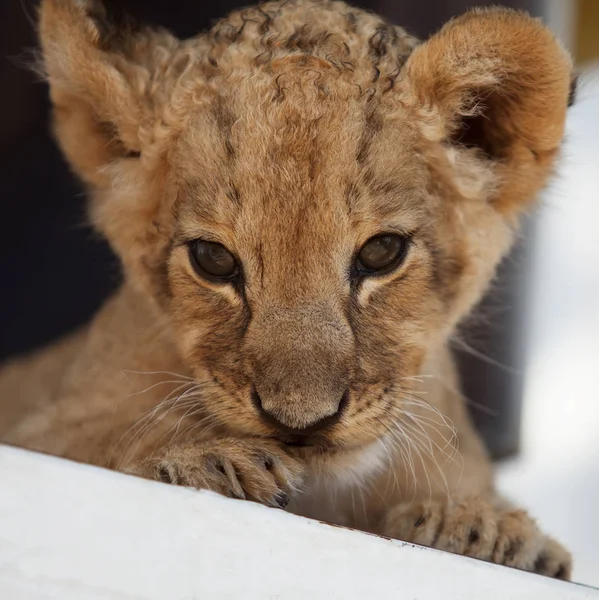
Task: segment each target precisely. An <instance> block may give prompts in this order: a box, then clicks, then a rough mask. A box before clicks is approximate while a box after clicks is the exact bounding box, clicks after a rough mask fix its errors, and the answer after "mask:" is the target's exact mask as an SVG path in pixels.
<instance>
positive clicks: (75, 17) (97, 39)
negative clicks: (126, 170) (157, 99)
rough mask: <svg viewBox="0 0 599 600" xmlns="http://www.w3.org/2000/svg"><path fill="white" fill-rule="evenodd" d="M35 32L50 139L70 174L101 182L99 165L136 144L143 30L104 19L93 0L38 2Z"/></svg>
mask: <svg viewBox="0 0 599 600" xmlns="http://www.w3.org/2000/svg"><path fill="white" fill-rule="evenodd" d="M39 32H40V40H41V46H42V53H43V64H42V69H43V72H44V74H45V76H46V77H47V79H48V82H49V84H50V95H51V99H52V103H53V105H54V126H55V131H56V134H57V137H58V139H59V141H60V143H61V145H62V148H63V150H64V152H65V154H66V156H67V158H68V159H69V161H70V163H71V166H72V167H73V168H74V170H75V171H76V172H77V174H78V175H79V176H80V177H81V178H82V179H83V180H84V181H85V182H86V183H88V184H89V185H91V186H93V187H103V185H105V184H106V183H107V177H106V175H105V174H104V172H103V169H102V167H104V166H105V165H107V164H109V163H110V162H112V161H114V160H115V159H118V158H124V157H136V156H139V153H140V152H141V150H142V143H141V141H140V135H139V129H140V124H141V122H142V118H143V116H144V115H143V110H144V107H143V96H142V94H143V87H144V81H143V75H144V73H143V71H144V69H143V67H142V66H141V65H140V64H139V61H138V60H136V59H135V58H134V56H135V55H136V54H139V52H137V53H136V52H135V50H136V48H135V44H136V43H137V44H138V45H139V44H140V43H141V42H142V41H143V40H142V39H141V38H142V36H139V35H138V36H137V37H136V36H135V35H133V34H131V35H129V34H128V33H126V32H125V33H124V32H121V31H119V30H118V29H117V28H116V27H114V26H113V25H111V24H110V23H109V22H108V20H107V18H106V12H105V10H104V7H103V6H102V4H101V3H100V2H96V1H95V0H42V3H41V8H40V20H39ZM123 33H124V34H123ZM146 70H147V69H146Z"/></svg>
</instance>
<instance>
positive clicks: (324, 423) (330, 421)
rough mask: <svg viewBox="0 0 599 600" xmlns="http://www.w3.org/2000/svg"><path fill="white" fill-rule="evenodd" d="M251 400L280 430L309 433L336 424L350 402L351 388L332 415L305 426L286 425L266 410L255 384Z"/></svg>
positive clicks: (259, 411) (261, 414)
mask: <svg viewBox="0 0 599 600" xmlns="http://www.w3.org/2000/svg"><path fill="white" fill-rule="evenodd" d="M251 400H252V404H253V405H254V407H255V408H256V410H257V411H258V413H259V414H260V416H261V417H262V418H263V419H264V420H265V421H266V422H267V423H269V424H270V425H272V426H274V427H276V428H277V429H278V430H279V431H281V432H283V433H289V434H299V435H309V434H311V433H314V432H316V431H320V430H322V429H324V428H325V427H329V426H331V425H334V424H335V423H337V422H338V421H339V419H340V418H341V415H342V413H343V411H344V410H345V408H346V406H347V404H348V402H349V389H347V390H346V391H345V392H344V393H343V395H342V396H341V398H340V400H339V402H338V404H337V410H336V412H335V413H333V414H332V415H327V416H326V417H323V418H321V419H318V420H317V421H315V422H312V423H309V424H308V425H306V426H305V427H291V426H289V425H286V424H285V423H283V422H281V421H280V420H279V418H277V417H276V416H275V415H273V414H272V413H271V412H270V411H268V410H266V409H265V408H264V405H263V403H262V398H261V397H260V394H259V393H258V390H257V389H256V387H255V386H253V387H252V391H251Z"/></svg>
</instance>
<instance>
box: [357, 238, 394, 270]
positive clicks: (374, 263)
mask: <svg viewBox="0 0 599 600" xmlns="http://www.w3.org/2000/svg"><path fill="white" fill-rule="evenodd" d="M402 245H403V240H402V239H401V238H400V237H399V236H395V235H381V236H380V237H377V238H374V239H372V240H370V241H369V242H367V243H366V245H365V246H364V247H363V248H362V251H361V252H360V256H359V259H360V263H361V264H362V266H363V267H364V268H366V269H369V270H371V271H380V270H381V269H386V268H387V267H389V266H390V265H392V264H393V263H394V262H395V260H396V259H397V258H398V256H399V255H400V253H401V249H402Z"/></svg>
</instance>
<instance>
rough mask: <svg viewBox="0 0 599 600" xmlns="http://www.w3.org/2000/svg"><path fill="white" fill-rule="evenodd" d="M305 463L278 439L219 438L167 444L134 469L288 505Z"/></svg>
mask: <svg viewBox="0 0 599 600" xmlns="http://www.w3.org/2000/svg"><path fill="white" fill-rule="evenodd" d="M301 471H302V469H301V466H300V464H299V463H298V461H296V460H295V459H293V458H291V457H290V456H288V455H287V454H285V452H284V451H283V450H281V449H280V448H279V447H278V446H277V445H276V444H273V443H269V442H258V441H256V442H254V441H252V440H220V441H218V442H213V443H211V444H206V445H200V446H195V447H194V446H185V447H181V448H172V449H169V450H167V451H166V452H165V453H164V454H163V455H162V456H160V457H158V458H156V459H149V460H146V461H144V462H143V463H141V464H140V465H139V466H137V467H135V468H132V469H130V470H129V472H131V473H132V474H136V475H140V476H142V477H145V478H147V479H153V480H156V481H163V482H165V483H171V484H174V485H183V486H187V487H193V488H197V489H208V490H212V491H214V492H218V493H220V494H223V495H224V496H228V497H230V498H240V499H245V500H252V501H254V502H260V503H261V504H265V505H267V506H273V507H278V508H285V507H286V506H287V504H288V503H289V500H290V499H291V496H292V495H293V494H294V493H295V492H296V491H297V490H298V489H299V487H300V485H301V480H302V477H301Z"/></svg>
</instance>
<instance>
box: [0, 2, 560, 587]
mask: <svg viewBox="0 0 599 600" xmlns="http://www.w3.org/2000/svg"><path fill="white" fill-rule="evenodd" d="M40 35H41V43H42V50H43V68H44V72H45V75H46V76H47V79H48V81H49V84H50V93H51V98H52V102H53V105H54V127H55V132H56V136H57V138H58V140H59V142H60V144H61V146H62V148H63V150H64V152H65V155H66V157H67V159H68V161H69V163H70V165H71V167H72V168H73V170H74V171H75V173H77V174H78V175H79V176H80V177H81V178H82V180H83V181H84V182H85V183H86V185H87V187H88V189H89V194H90V198H91V203H90V215H91V219H92V221H93V223H94V225H95V226H96V228H97V229H98V230H99V231H100V232H102V233H103V234H104V235H105V236H106V237H107V238H108V240H109V241H110V243H111V244H112V247H113V248H114V250H115V251H116V252H117V253H118V255H119V256H120V257H121V259H122V263H123V269H124V273H125V283H124V285H123V286H122V288H121V289H120V291H119V292H118V293H117V294H116V295H115V296H114V297H113V298H112V299H111V300H110V301H109V302H107V303H106V305H105V306H104V308H103V309H102V310H101V311H100V312H99V314H98V315H97V316H96V317H95V318H94V320H93V321H92V322H91V323H90V324H89V325H88V326H87V327H86V328H84V329H83V330H81V331H78V332H76V333H74V334H73V335H71V336H70V337H69V338H67V339H65V340H63V341H61V342H59V343H58V344H57V345H55V346H53V347H52V348H50V349H48V350H45V351H42V352H40V353H37V354H34V355H33V356H30V357H27V358H24V359H21V360H17V361H14V362H12V363H11V364H8V365H6V366H5V367H4V368H3V370H2V372H1V373H0V397H1V398H2V402H1V404H0V419H1V421H0V423H1V428H0V434H1V438H2V440H3V441H5V442H7V443H12V444H18V445H21V446H24V447H28V448H33V449H36V450H41V451H45V452H50V453H54V454H57V455H60V456H64V457H68V458H71V459H74V460H79V461H85V462H89V463H93V464H97V465H105V466H108V467H111V468H114V469H119V470H123V471H125V472H129V473H134V474H138V475H141V476H143V477H148V478H151V479H156V480H158V481H164V482H167V483H173V484H177V485H186V486H193V487H196V488H207V489H210V490H215V491H217V492H220V493H222V494H225V495H228V496H232V497H235V498H244V499H248V500H254V501H257V502H262V503H264V504H267V505H269V506H279V507H287V508H288V510H291V511H293V512H296V513H298V514H303V515H308V516H313V517H316V518H321V519H325V520H328V521H331V522H335V523H339V524H343V525H347V526H351V527H357V528H360V529H364V530H366V531H371V532H375V533H379V534H383V535H388V536H392V537H397V538H400V539H403V540H408V541H412V542H416V543H419V544H425V545H429V546H433V547H435V548H440V549H443V550H448V551H451V552H457V553H460V554H464V555H468V556H473V557H476V558H481V559H484V560H489V561H493V562H496V563H500V564H504V565H509V566H513V567H517V568H520V569H526V570H531V571H536V572H537V573H542V574H546V575H549V576H552V577H558V578H563V579H567V578H569V576H570V572H571V561H570V557H569V555H568V553H567V552H566V551H565V550H564V549H563V548H562V547H561V546H560V545H559V544H558V543H557V542H555V541H553V540H552V539H551V538H549V537H546V536H545V535H544V534H543V533H542V532H541V531H540V530H539V529H538V528H537V526H536V525H535V523H534V521H533V520H532V519H531V518H530V517H529V516H528V515H527V514H526V513H525V512H523V511H521V510H517V509H515V508H513V507H512V506H510V505H509V504H508V503H507V502H505V501H504V500H502V499H501V498H500V497H498V495H497V494H496V493H495V490H494V487H493V479H492V473H491V468H490V464H489V460H488V458H487V456H486V454H485V451H484V449H483V446H482V444H481V442H480V440H479V438H478V437H477V434H476V433H475V432H474V430H473V427H472V424H471V423H470V421H469V419H468V416H467V414H466V410H465V407H464V402H463V400H462V398H461V397H460V394H459V393H458V392H457V391H456V390H457V383H456V379H455V375H454V371H453V365H452V361H451V358H450V356H449V352H448V349H447V340H448V337H449V336H450V335H451V333H452V331H453V330H454V328H455V327H456V324H457V323H458V322H459V321H460V320H461V319H462V318H463V317H464V316H465V315H466V314H467V313H468V312H469V311H470V310H471V308H472V306H473V305H474V304H475V303H476V302H477V300H479V298H480V297H481V295H482V294H483V292H484V290H485V288H486V287H487V285H488V283H489V281H490V280H491V278H492V277H493V274H494V271H495V267H496V265H497V263H498V262H499V261H500V259H501V258H502V257H503V256H504V255H505V254H506V252H507V251H508V249H509V248H510V245H511V243H512V241H513V239H514V236H515V233H516V231H517V223H518V217H519V215H520V214H521V213H523V212H524V211H526V210H528V209H529V208H530V207H531V205H532V203H533V201H534V197H535V195H536V194H537V192H538V191H539V190H540V189H541V188H542V187H543V186H544V184H545V183H546V181H547V179H548V177H549V176H550V175H551V173H552V171H553V168H554V163H555V160H556V158H557V156H558V154H559V148H560V144H561V141H562V135H563V130H564V119H565V115H566V108H567V104H568V96H569V92H570V87H571V62H570V59H569V57H568V56H567V54H566V53H565V51H564V50H563V49H562V48H561V47H560V45H559V44H558V43H557V42H556V40H555V39H554V37H553V36H552V34H551V33H550V32H549V31H548V30H547V29H546V28H545V27H544V26H543V25H542V24H541V23H540V22H538V21H536V20H534V19H532V18H530V17H528V16H526V15H525V14H523V13H519V12H514V11H510V10H505V9H499V8H497V9H492V10H474V11H471V12H469V13H467V14H465V15H464V16H462V17H460V18H457V19H455V20H453V21H451V22H449V23H448V24H447V25H446V26H445V27H444V28H443V29H442V30H441V31H440V32H439V33H437V34H436V35H434V36H433V37H431V38H430V39H429V40H428V41H426V42H424V43H419V42H418V40H416V39H414V38H413V37H411V36H409V35H408V34H406V32H405V31H404V30H403V29H401V28H399V27H395V26H393V25H390V24H389V23H387V22H385V21H384V20H382V19H381V18H379V17H377V16H375V15H372V14H369V13H366V12H364V11H362V10H358V9H355V8H351V7H349V6H347V5H346V4H344V3H343V2H328V1H321V2H317V1H312V0H290V1H286V2H279V1H275V2H269V3H266V4H262V5H261V6H260V7H257V8H248V9H245V10H241V11H237V12H234V13H233V14H231V15H230V16H229V17H227V18H226V19H224V20H222V21H220V22H219V23H218V24H217V25H216V26H215V27H214V28H213V29H212V30H211V31H210V32H208V33H206V34H203V35H200V36H198V37H196V38H193V39H189V40H178V39H176V38H175V37H173V36H172V35H171V34H169V33H168V32H166V31H162V30H157V29H143V28H142V29H138V30H127V31H123V30H119V29H118V28H117V27H116V26H114V25H112V24H111V22H110V19H109V18H108V16H107V15H106V13H105V11H104V10H103V8H102V6H101V5H100V4H99V3H97V2H93V1H91V0H44V1H43V2H42V6H41V13H40Z"/></svg>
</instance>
